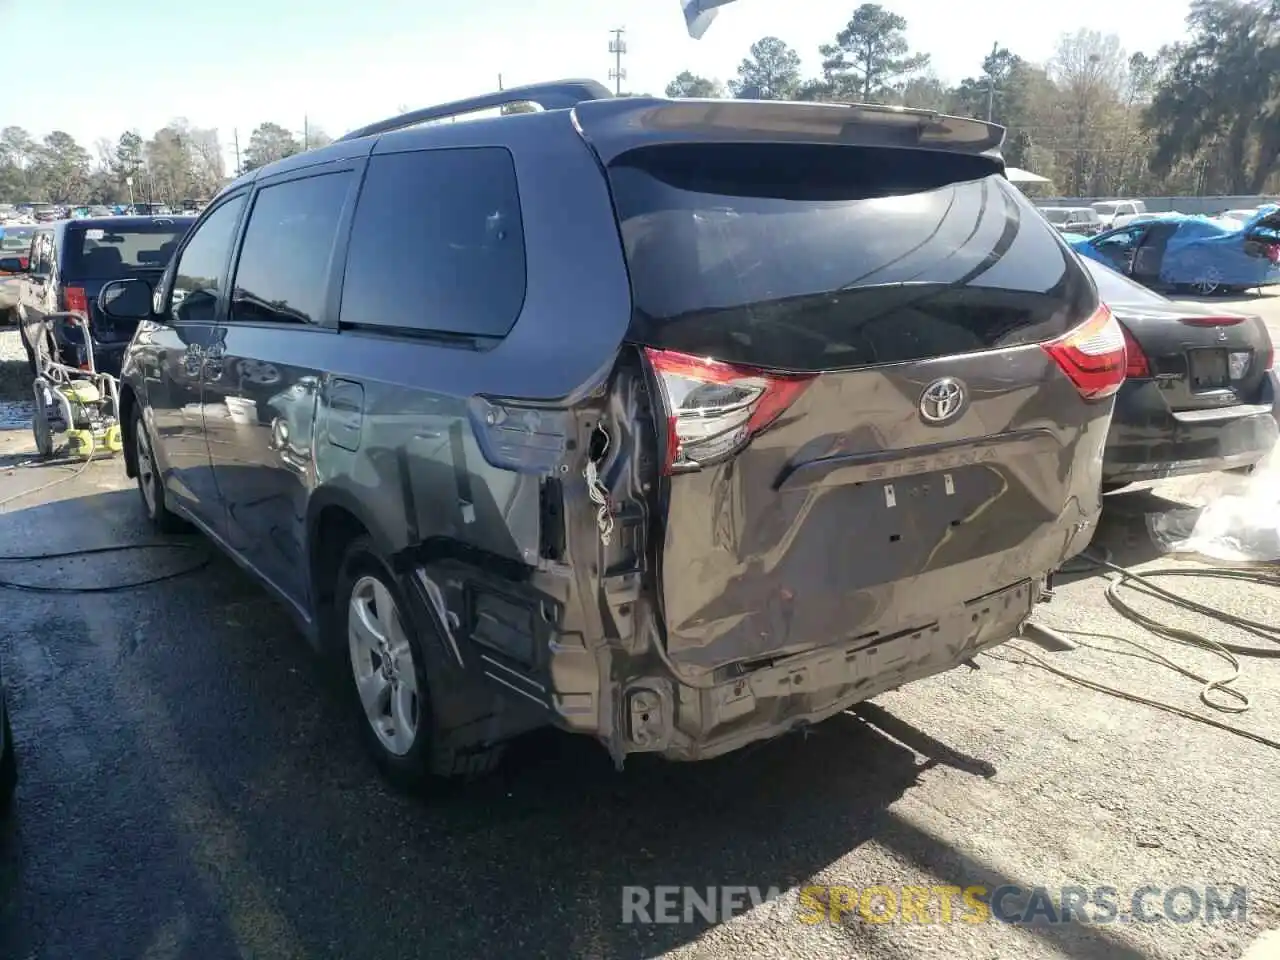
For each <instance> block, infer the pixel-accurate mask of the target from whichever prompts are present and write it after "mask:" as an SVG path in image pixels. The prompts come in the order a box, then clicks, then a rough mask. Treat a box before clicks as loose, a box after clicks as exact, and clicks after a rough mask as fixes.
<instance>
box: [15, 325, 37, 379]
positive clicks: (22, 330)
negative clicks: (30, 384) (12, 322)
mask: <svg viewBox="0 0 1280 960" xmlns="http://www.w3.org/2000/svg"><path fill="white" fill-rule="evenodd" d="M18 339H19V340H21V341H22V349H23V350H24V351H25V352H26V354H27V369H28V370H30V371H31V376H32V377H34V376H35V375H36V355H35V351H34V350H32V349H31V344H30V343H28V342H27V330H26V326H25V325H24V324H23V323H22V319H21V315H19V319H18Z"/></svg>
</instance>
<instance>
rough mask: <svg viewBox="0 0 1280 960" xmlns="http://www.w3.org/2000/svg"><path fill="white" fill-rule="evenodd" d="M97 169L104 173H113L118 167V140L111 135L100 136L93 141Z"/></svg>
mask: <svg viewBox="0 0 1280 960" xmlns="http://www.w3.org/2000/svg"><path fill="white" fill-rule="evenodd" d="M93 156H94V161H95V169H96V170H97V171H99V172H102V173H111V172H113V171H114V170H115V167H116V142H115V141H114V140H112V139H111V138H110V137H99V138H98V139H97V140H95V141H93Z"/></svg>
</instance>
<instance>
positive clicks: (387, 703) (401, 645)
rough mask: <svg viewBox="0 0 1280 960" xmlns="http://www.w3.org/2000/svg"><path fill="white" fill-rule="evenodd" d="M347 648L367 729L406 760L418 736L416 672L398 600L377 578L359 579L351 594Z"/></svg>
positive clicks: (390, 749)
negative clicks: (370, 729) (367, 723)
mask: <svg viewBox="0 0 1280 960" xmlns="http://www.w3.org/2000/svg"><path fill="white" fill-rule="evenodd" d="M347 647H348V651H349V653H350V656H351V672H352V676H353V677H354V679H355V684H356V693H357V694H358V695H359V697H360V704H361V706H362V707H363V708H364V713H365V718H366V719H367V720H368V721H369V726H370V727H372V728H373V732H374V733H375V734H376V735H377V737H378V741H379V742H380V743H381V744H382V746H383V747H384V748H385V749H386V750H387V752H388V753H391V754H393V755H394V756H397V757H402V756H404V755H405V754H407V753H408V752H409V751H410V749H412V747H413V744H414V740H415V739H417V735H418V723H419V719H420V709H421V706H420V699H419V696H418V673H417V669H416V665H415V663H414V659H413V648H412V646H411V645H410V643H409V637H408V635H407V634H406V633H405V630H404V625H403V623H402V621H401V617H400V611H399V609H398V608H397V606H396V602H395V599H394V598H393V597H392V596H391V592H390V591H389V590H388V589H387V587H386V585H385V584H384V583H382V581H380V580H379V579H377V578H376V577H368V576H366V577H361V578H360V579H359V580H357V581H356V584H355V586H354V587H353V588H352V590H351V601H350V603H349V604H348V609H347Z"/></svg>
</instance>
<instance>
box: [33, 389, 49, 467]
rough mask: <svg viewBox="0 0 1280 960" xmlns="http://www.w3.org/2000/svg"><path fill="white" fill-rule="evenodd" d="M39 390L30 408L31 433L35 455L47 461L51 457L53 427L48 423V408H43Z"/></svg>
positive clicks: (43, 404)
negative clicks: (34, 444)
mask: <svg viewBox="0 0 1280 960" xmlns="http://www.w3.org/2000/svg"><path fill="white" fill-rule="evenodd" d="M41 392H42V391H41V390H40V389H39V388H37V389H36V391H35V399H34V402H33V403H32V407H31V433H32V436H34V438H35V441H36V453H37V454H39V455H40V456H41V457H44V458H45V459H48V458H49V457H52V456H53V448H54V442H53V425H52V423H50V421H49V408H48V407H47V406H45V403H44V399H43V397H42V396H41Z"/></svg>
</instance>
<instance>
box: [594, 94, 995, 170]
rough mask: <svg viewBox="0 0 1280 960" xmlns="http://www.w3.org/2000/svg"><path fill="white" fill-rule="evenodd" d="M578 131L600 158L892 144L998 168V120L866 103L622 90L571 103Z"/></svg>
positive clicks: (610, 159) (605, 159)
mask: <svg viewBox="0 0 1280 960" xmlns="http://www.w3.org/2000/svg"><path fill="white" fill-rule="evenodd" d="M573 112H574V117H575V119H576V121H577V124H578V127H579V129H580V130H581V131H582V135H583V137H584V138H585V139H586V140H587V141H588V142H589V143H590V144H591V145H592V147H593V148H594V149H595V150H596V152H597V153H598V154H599V156H600V159H601V161H602V162H604V163H605V164H608V163H609V162H611V161H612V160H614V159H616V158H617V157H619V156H620V155H622V154H624V153H626V152H628V151H630V150H634V149H636V148H637V147H645V146H652V145H663V144H679V143H690V142H699V143H706V142H722V143H731V142H736V143H805V144H832V145H837V146H866V147H897V148H901V149H909V150H932V151H940V152H946V153H961V154H967V155H969V156H980V157H987V158H989V159H990V160H992V161H993V165H994V166H995V168H996V169H995V170H993V172H1000V173H1003V172H1004V156H1003V155H1002V154H1001V152H1000V148H1001V146H1002V145H1003V143H1004V135H1005V130H1004V127H1002V126H1000V125H998V124H994V123H987V122H985V121H982V120H970V119H966V118H963V117H951V116H947V115H945V114H940V113H934V112H933V111H930V110H912V109H907V108H905V107H889V106H880V105H876V104H864V103H797V102H791V101H783V100H667V99H659V98H654V97H627V98H613V99H609V100H594V101H589V102H584V103H580V104H578V105H577V106H576V107H574V110H573Z"/></svg>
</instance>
